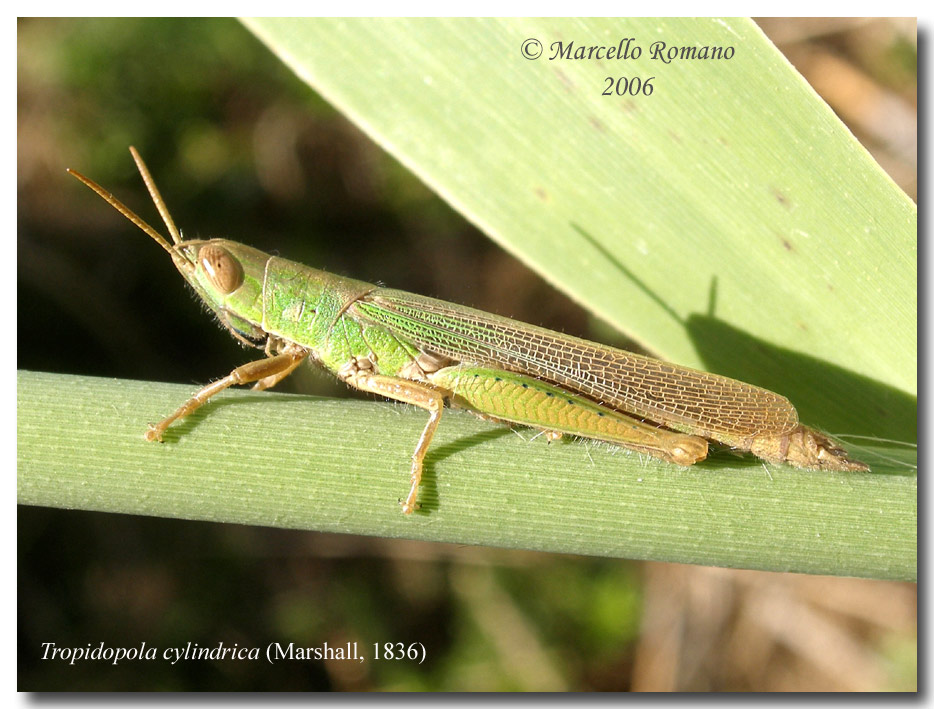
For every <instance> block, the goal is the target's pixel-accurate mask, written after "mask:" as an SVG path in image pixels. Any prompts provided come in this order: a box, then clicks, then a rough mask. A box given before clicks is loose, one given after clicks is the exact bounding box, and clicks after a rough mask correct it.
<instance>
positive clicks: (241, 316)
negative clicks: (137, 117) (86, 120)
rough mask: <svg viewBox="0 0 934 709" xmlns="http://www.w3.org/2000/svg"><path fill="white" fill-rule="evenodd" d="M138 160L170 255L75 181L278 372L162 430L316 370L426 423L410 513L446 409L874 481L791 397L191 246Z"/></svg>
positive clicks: (430, 302)
mask: <svg viewBox="0 0 934 709" xmlns="http://www.w3.org/2000/svg"><path fill="white" fill-rule="evenodd" d="M130 153H131V154H132V155H133V159H134V160H135V161H136V165H137V167H138V168H139V172H140V175H142V178H143V181H144V182H145V183H146V187H147V189H148V190H149V194H150V196H151V197H152V200H153V202H154V203H155V205H156V208H157V209H158V210H159V214H160V215H161V216H162V220H163V221H164V222H165V225H166V228H167V229H168V230H169V234H170V235H171V236H172V242H173V243H171V244H170V243H169V242H168V240H167V239H165V238H164V237H163V236H162V235H161V234H159V233H158V232H157V231H156V230H155V229H153V228H152V227H151V226H149V224H147V223H146V222H144V221H143V220H142V219H140V218H139V217H138V216H137V215H136V214H134V213H133V212H132V211H131V210H130V209H129V208H127V207H126V206H125V205H124V204H122V203H121V202H120V201H119V200H117V199H116V198H115V197H114V196H113V195H111V194H110V193H108V192H107V191H105V190H104V189H103V188H102V187H101V186H100V185H98V184H97V183H95V182H94V181H92V180H90V179H88V178H87V177H84V176H83V175H81V174H80V173H78V172H75V171H73V170H69V171H68V172H69V173H71V174H72V175H73V176H74V177H76V178H78V179H79V180H80V181H81V182H83V183H84V184H85V185H87V186H88V187H90V188H91V189H92V190H94V191H95V192H97V194H98V195H100V196H101V197H102V198H103V199H104V200H105V201H107V203H108V204H110V205H111V206H112V207H114V208H115V209H116V210H117V211H119V212H120V213H121V214H123V215H124V216H125V217H126V218H127V219H129V220H130V221H131V222H133V223H134V224H135V225H136V226H137V227H139V228H140V229H142V230H143V231H144V232H145V233H146V234H148V235H149V236H150V237H152V239H153V240H154V241H155V242H156V243H157V244H159V245H160V246H161V247H162V248H163V249H165V250H166V251H167V252H168V253H169V255H170V256H171V257H172V261H173V262H174V263H175V267H176V268H177V269H178V270H179V272H180V273H181V274H182V276H183V277H184V278H185V280H186V281H188V283H189V284H191V286H192V287H193V288H194V289H195V291H196V292H197V293H198V295H199V296H201V298H202V299H203V300H204V302H205V303H206V304H207V305H208V307H209V308H211V310H213V311H214V313H215V314H216V315H217V319H218V320H220V322H221V324H222V325H223V326H224V327H226V328H227V329H228V330H229V331H230V333H231V334H232V335H233V336H234V337H236V338H237V339H238V340H240V341H241V342H242V343H244V344H245V345H248V346H250V347H256V348H259V349H262V350H264V351H265V354H266V357H265V358H264V359H261V360H257V361H255V362H249V363H247V364H244V365H242V366H240V367H237V368H236V369H234V370H233V371H232V372H231V373H230V374H228V375H227V376H226V377H224V378H223V379H220V380H218V381H216V382H213V383H212V384H208V385H207V386H206V387H204V388H203V389H201V390H200V391H198V392H197V393H196V394H195V395H194V396H192V397H191V398H190V399H189V400H188V401H186V402H185V403H184V404H182V405H181V406H180V407H179V408H178V409H177V410H176V411H175V412H174V413H173V414H171V415H170V416H168V417H167V418H165V419H163V420H162V421H160V422H159V423H157V424H150V425H149V429H148V430H147V432H146V440H148V441H161V440H162V434H163V433H164V432H165V430H166V429H167V428H168V427H169V426H170V425H171V424H172V423H173V422H174V421H176V420H177V419H179V418H182V417H183V416H187V415H189V414H190V413H192V412H193V411H195V410H196V409H198V408H199V407H200V406H201V405H202V404H204V403H205V402H206V401H207V400H208V399H210V398H211V397H212V396H214V395H215V394H217V393H218V392H220V391H223V390H224V389H226V388H227V387H229V386H232V385H235V384H248V383H251V382H253V383H254V385H253V388H254V389H259V390H262V389H268V388H270V387H272V386H274V385H276V384H277V383H279V382H280V381H282V379H284V378H285V377H287V376H288V375H289V374H290V373H291V372H292V371H293V370H294V369H295V368H296V367H298V366H299V365H300V364H301V363H302V362H304V361H305V360H306V359H311V360H313V361H315V362H317V363H318V364H320V365H322V366H323V367H324V368H325V369H327V370H328V371H330V372H331V373H332V374H334V375H335V376H337V378H338V379H340V380H341V381H343V382H345V383H346V384H348V385H349V386H351V387H353V388H355V389H359V390H361V391H367V392H371V393H373V394H379V395H381V396H384V397H386V398H389V399H394V400H396V401H402V402H405V403H407V404H413V405H415V406H418V407H420V408H422V409H425V410H426V411H427V412H428V414H429V417H428V423H427V424H426V425H425V429H424V430H423V431H422V435H421V437H420V438H419V441H418V445H416V447H415V452H414V453H413V454H412V464H411V484H410V487H409V492H408V494H407V495H406V497H405V499H404V500H403V501H402V511H403V512H404V513H405V514H411V513H412V512H413V511H414V510H415V509H416V506H417V504H416V500H417V497H418V486H419V482H420V481H421V478H422V468H423V464H424V459H425V454H426V453H427V452H428V448H429V446H430V444H431V439H432V437H433V436H434V433H435V430H436V429H437V428H438V423H439V422H440V420H441V414H442V411H443V410H444V406H445V403H446V402H447V403H448V404H449V405H451V406H456V407H460V408H465V409H469V410H470V411H473V412H474V413H476V414H477V415H479V416H481V417H483V418H486V419H491V420H494V421H498V422H505V423H510V424H522V425H525V426H531V427H533V428H538V429H541V430H542V431H545V432H546V434H547V436H548V439H549V440H554V439H557V438H560V437H561V436H562V435H563V434H570V435H575V436H582V437H584V438H592V439H596V440H600V441H608V442H610V443H614V444H617V445H620V446H623V447H625V448H629V449H632V450H635V451H638V452H640V453H645V454H647V455H650V456H653V457H655V458H660V459H662V460H665V461H668V462H670V463H677V464H678V465H691V464H693V463H696V462H697V461H699V460H703V459H704V458H705V457H706V456H707V439H710V440H713V441H716V442H718V443H721V444H725V445H727V446H731V447H732V448H735V449H737V450H740V451H751V452H752V453H754V454H755V455H757V456H758V457H759V458H762V459H763V460H766V461H769V462H772V463H789V464H791V465H794V466H797V467H801V468H811V469H820V470H853V471H857V470H868V466H867V465H865V464H864V463H861V462H859V461H856V460H852V459H850V458H849V457H848V455H847V452H846V451H845V450H843V449H842V448H841V447H840V446H839V445H837V444H836V443H834V442H833V441H831V440H830V439H829V438H827V437H826V436H824V435H823V434H821V433H818V432H817V431H815V430H813V429H810V428H807V427H806V426H803V425H801V424H800V423H799V422H798V414H797V411H795V408H794V406H792V405H791V403H790V402H789V401H788V400H787V399H786V398H785V397H783V396H780V395H778V394H775V393H773V392H771V391H768V390H766V389H762V388H760V387H756V386H752V385H751V384H745V383H743V382H739V381H736V380H734V379H728V378H727V377H721V376H718V375H716V374H709V373H707V372H701V371H697V370H694V369H689V368H687V367H680V366H678V365H675V364H669V363H667V362H662V361H660V360H657V359H653V358H651V357H644V356H641V355H637V354H633V353H631V352H626V351H623V350H618V349H614V348H612V347H607V346H605V345H600V344H596V343H593V342H588V341H587V340H582V339H579V338H576V337H569V336H567V335H562V334H559V333H555V332H552V331H550V330H546V329H544V328H540V327H535V326H533V325H526V324H525V323H521V322H517V321H515V320H510V319H508V318H504V317H500V316H498V315H491V314H489V313H485V312H483V311H480V310H474V309H472V308H466V307H464V306H461V305H454V304H452V303H446V302H444V301H442V300H435V299H433V298H426V297H423V296H419V295H413V294H412V293H406V292H405V291H400V290H392V289H390V288H380V287H378V286H375V285H372V284H370V283H365V282H363V281H357V280H353V279H350V278H342V277H340V276H335V275H333V274H330V273H326V272H324V271H318V270H316V269H313V268H309V267H308V266H304V265H302V264H300V263H296V262H295V261H288V260H286V259H284V258H279V257H278V256H270V255H269V254H266V253H263V252H262V251H259V250H257V249H254V248H251V247H249V246H245V245H244V244H240V243H237V242H235V241H228V240H227V239H207V240H201V239H199V240H191V239H189V240H187V241H186V240H183V239H182V236H181V234H180V233H179V231H178V229H177V228H176V226H175V223H174V221H173V220H172V217H171V215H170V214H169V211H168V209H167V208H166V206H165V202H164V201H163V199H162V196H161V195H160V194H159V190H158V189H157V188H156V185H155V183H154V182H153V179H152V176H151V175H150V174H149V170H148V169H147V167H146V165H145V163H144V162H143V160H142V158H140V156H139V154H138V153H137V152H136V150H135V149H134V148H132V147H131V148H130Z"/></svg>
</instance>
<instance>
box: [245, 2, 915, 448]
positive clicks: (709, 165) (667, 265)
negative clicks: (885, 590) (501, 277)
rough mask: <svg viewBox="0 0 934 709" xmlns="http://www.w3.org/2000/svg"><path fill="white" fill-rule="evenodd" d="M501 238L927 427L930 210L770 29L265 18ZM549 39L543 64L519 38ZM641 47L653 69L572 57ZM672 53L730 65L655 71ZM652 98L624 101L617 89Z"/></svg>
mask: <svg viewBox="0 0 934 709" xmlns="http://www.w3.org/2000/svg"><path fill="white" fill-rule="evenodd" d="M246 24H247V26H248V27H250V28H251V29H252V30H253V31H254V32H255V33H256V34H257V35H259V37H260V38H261V39H262V40H263V41H264V42H266V44H267V45H268V46H269V47H270V48H271V49H272V50H273V51H274V52H276V53H277V54H278V55H279V56H280V57H281V58H282V59H283V60H284V61H285V62H287V63H288V64H289V65H290V66H291V67H292V68H293V70H294V71H296V73H298V74H299V75H300V76H302V77H303V78H304V79H305V80H306V81H307V82H308V83H309V84H310V85H311V86H312V87H313V88H314V89H315V90H316V91H318V92H319V93H320V94H321V95H323V96H324V97H325V98H327V99H328V100H329V101H330V102H331V103H333V104H334V105H335V106H336V107H337V108H338V109H340V110H341V111H342V112H343V113H345V114H346V115H347V116H348V117H350V118H351V119H352V120H353V121H355V122H356V123H357V124H358V125H359V126H360V127H361V128H362V129H363V130H364V131H366V132H367V133H368V134H369V135H370V136H371V137H372V138H373V139H374V140H375V141H377V142H378V143H379V144H380V145H382V146H383V147H384V148H385V149H386V150H388V151H389V152H390V153H392V154H393V155H395V156H396V157H397V158H398V159H399V160H400V161H401V162H402V163H403V164H405V165H406V166H407V167H409V168H410V169H411V170H412V171H413V172H414V173H415V174H417V175H418V176H419V177H421V179H422V180H424V181H425V182H426V183H427V184H428V185H430V186H431V187H432V188H433V189H435V190H436V191H437V192H438V193H439V194H441V195H442V196H443V197H444V198H445V199H446V200H447V201H449V202H450V203H451V204H452V205H453V206H454V207H456V208H457V209H458V210H459V211H461V212H462V213H463V214H464V215H465V216H466V217H467V218H469V219H470V220H471V221H473V222H474V223H475V224H477V225H478V226H479V227H480V228H481V229H483V231H485V232H486V233H487V234H488V235H489V236H490V237H491V238H493V239H495V240H496V241H497V242H498V243H500V244H502V245H503V247H504V248H506V249H508V250H509V251H511V252H512V253H514V254H515V255H517V256H518V257H520V258H521V259H522V260H524V261H525V262H526V263H528V264H530V265H531V266H533V267H534V268H536V269H537V270H538V271H540V272H541V273H542V274H544V275H545V276H546V277H547V278H548V279H549V280H551V281H552V283H554V284H555V285H557V286H558V287H560V288H562V289H564V290H565V291H566V292H567V293H569V294H570V295H571V296H572V297H574V298H575V299H577V300H578V301H580V302H581V303H583V304H584V305H585V306H587V307H588V308H590V309H591V310H592V311H593V312H594V313H596V314H597V315H599V316H600V317H601V318H603V319H605V320H607V321H609V322H611V323H612V324H614V325H616V326H617V327H619V328H620V329H622V330H624V331H625V332H627V333H629V334H630V335H632V336H634V337H635V338H636V339H637V340H639V341H640V342H642V343H643V344H645V345H646V346H647V347H649V348H650V349H651V350H653V351H654V352H656V353H658V354H659V355H661V356H663V357H665V358H668V359H671V360H673V361H676V362H678V363H680V364H686V365H690V366H697V367H700V368H703V369H707V370H711V371H715V372H719V373H723V374H727V375H730V376H734V377H736V378H739V379H744V380H747V381H751V382H753V383H756V384H760V385H763V386H766V387H768V388H771V389H775V390H778V391H780V392H781V393H783V394H785V395H787V396H788V397H789V398H790V399H791V400H792V401H793V402H794V403H795V404H796V405H797V406H798V408H799V411H800V413H801V415H802V419H803V420H805V421H807V422H808V423H811V424H814V425H817V426H821V427H823V428H825V429H826V430H829V431H832V432H847V433H858V434H864V435H879V436H884V437H889V438H896V439H900V440H914V438H915V436H916V411H915V407H916V402H915V399H914V394H915V392H916V361H917V329H916V314H917V303H916V286H917V276H916V231H917V209H916V207H915V205H914V204H913V203H912V201H911V200H910V199H909V198H908V197H907V196H906V195H905V194H904V193H903V192H901V191H900V190H899V189H898V188H897V187H896V186H895V185H894V184H893V183H892V181H891V180H890V179H889V178H888V177H887V176H886V175H885V174H884V173H883V172H882V170H881V169H880V168H879V166H878V165H876V163H875V162H874V161H873V160H872V158H871V157H870V156H869V155H868V153H867V152H866V151H865V150H864V149H863V148H862V147H861V146H860V145H859V143H858V142H857V141H856V140H855V138H854V137H853V136H852V135H851V134H850V133H849V131H848V130H847V129H846V128H845V127H844V126H843V124H842V123H841V122H840V121H839V120H838V119H837V118H836V116H835V115H834V114H833V113H832V112H831V110H830V109H829V108H828V107H827V106H826V104H824V103H823V101H821V99H820V98H819V97H817V96H816V95H815V93H814V92H813V91H812V90H811V88H810V87H809V86H808V85H807V84H806V82H805V81H804V80H803V79H802V78H801V76H800V75H799V74H798V73H797V72H796V71H795V70H794V69H793V68H792V67H791V66H790V65H789V64H788V62H787V61H786V60H785V59H784V58H783V57H782V55H781V54H780V53H779V52H778V51H777V50H776V49H775V47H774V46H773V45H772V44H771V43H770V42H769V41H768V40H767V39H766V38H765V36H764V35H763V34H762V33H761V31H759V29H758V28H757V27H756V26H755V24H754V23H752V22H751V21H749V20H715V19H700V20H696V19H687V20H685V19H661V20H658V19H648V18H640V19H590V20H573V19H538V20H535V19H532V20H528V19H503V20H481V19H477V20H463V19H449V20H430V19H415V20H400V19H387V20H372V19H358V20H347V19H315V20H295V19H262V20H258V19H253V20H248V21H247V22H246ZM529 38H536V39H538V40H539V41H540V43H541V45H542V47H543V50H544V52H543V54H542V56H541V57H540V58H539V59H537V60H529V59H526V58H525V57H524V56H523V54H522V52H521V48H522V46H523V43H524V42H525V41H526V40H527V39H529ZM624 38H633V42H632V45H631V46H636V45H638V46H639V47H640V48H641V49H642V54H641V56H640V57H639V58H638V59H629V60H618V59H606V58H604V59H602V60H600V61H596V60H572V59H561V58H556V59H553V60H552V59H550V57H551V56H552V54H553V53H554V51H555V48H556V45H555V43H556V42H563V43H565V44H564V46H565V47H567V46H568V44H569V43H572V42H573V46H574V47H578V46H589V45H607V46H612V47H616V46H617V44H618V43H619V41H620V40H622V39H624ZM654 42H664V43H665V44H666V47H671V46H678V47H680V46H686V47H698V48H699V47H705V46H706V47H720V48H727V47H730V48H732V49H733V55H732V58H730V59H721V60H712V59H707V60H700V59H695V60H679V59H675V60H673V61H671V62H670V63H665V62H663V61H660V60H658V59H652V45H653V43H654ZM622 76H626V77H640V78H641V79H642V80H643V81H646V80H648V79H650V78H651V79H652V86H653V87H654V88H653V91H652V93H651V95H649V96H646V95H641V94H640V95H637V96H629V95H627V96H624V97H620V96H616V95H611V96H604V95H602V94H603V91H604V90H605V87H606V85H607V81H606V79H607V77H610V78H614V79H615V78H617V77H622Z"/></svg>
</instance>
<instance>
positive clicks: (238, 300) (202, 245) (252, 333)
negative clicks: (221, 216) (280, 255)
mask: <svg viewBox="0 0 934 709" xmlns="http://www.w3.org/2000/svg"><path fill="white" fill-rule="evenodd" d="M176 248H177V253H178V256H177V257H174V256H173V261H174V262H175V266H176V268H178V270H179V272H180V273H181V274H182V275H183V276H184V277H185V280H187V281H188V282H189V283H190V284H191V285H192V287H193V288H194V289H195V291H196V292H197V293H198V295H199V296H201V299H202V300H203V301H204V303H205V305H207V306H208V307H209V308H210V309H211V310H213V311H214V313H215V314H216V315H217V317H218V319H219V320H220V321H221V323H223V324H224V325H225V326H226V327H228V328H229V329H230V330H231V331H232V332H234V333H235V334H237V335H240V336H241V337H243V338H246V339H247V340H250V341H253V342H254V343H257V342H259V341H260V340H262V339H264V338H265V336H266V333H265V331H264V330H263V328H262V322H263V282H264V279H265V273H266V264H267V262H268V261H269V259H270V256H269V254H266V253H263V252H262V251H260V250H259V249H254V248H252V247H250V246H246V245H244V244H240V243H237V242H236V241H228V240H227V239H210V240H206V241H184V242H182V243H181V244H179V245H178V246H177V247H176Z"/></svg>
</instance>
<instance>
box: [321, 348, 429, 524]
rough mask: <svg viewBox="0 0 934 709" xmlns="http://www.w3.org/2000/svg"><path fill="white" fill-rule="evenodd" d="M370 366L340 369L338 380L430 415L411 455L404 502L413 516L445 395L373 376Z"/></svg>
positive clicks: (415, 384)
mask: <svg viewBox="0 0 934 709" xmlns="http://www.w3.org/2000/svg"><path fill="white" fill-rule="evenodd" d="M367 364H369V363H368V362H366V363H364V364H363V366H361V363H359V362H353V363H352V364H349V365H346V366H345V367H343V368H341V370H340V372H338V376H339V377H340V378H341V379H342V380H344V381H345V382H347V384H349V385H350V386H352V387H354V388H355V389H359V390H360V391H368V392H370V393H372V394H379V395H380V396H385V397H386V398H387V399H394V400H396V401H401V402H404V403H406V404H412V405H414V406H417V407H419V408H421V409H425V410H426V411H427V412H428V413H429V416H428V423H426V424H425V429H424V430H423V431H422V435H421V437H420V438H419V439H418V445H417V446H415V452H414V453H413V454H412V478H411V481H412V482H411V486H410V487H409V494H408V495H406V497H405V500H404V501H403V502H402V512H403V514H407V515H408V514H412V512H414V511H415V507H416V504H415V500H416V498H417V497H418V485H419V483H420V482H421V481H422V469H423V467H424V461H425V454H426V453H427V452H428V447H429V446H430V445H431V439H432V437H434V435H435V430H436V429H437V428H438V423H439V422H440V421H441V412H442V411H443V410H444V394H443V393H442V392H441V391H439V390H438V389H436V388H435V387H433V386H431V385H430V384H423V383H421V382H415V381H411V380H409V379H400V378H398V377H390V376H386V375H382V374H374V373H373V371H372V370H371V369H369V368H367Z"/></svg>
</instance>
